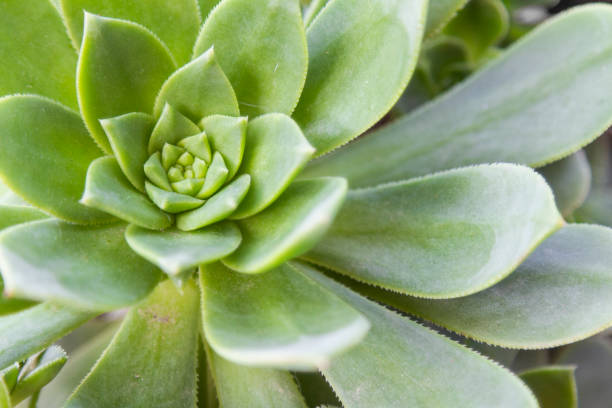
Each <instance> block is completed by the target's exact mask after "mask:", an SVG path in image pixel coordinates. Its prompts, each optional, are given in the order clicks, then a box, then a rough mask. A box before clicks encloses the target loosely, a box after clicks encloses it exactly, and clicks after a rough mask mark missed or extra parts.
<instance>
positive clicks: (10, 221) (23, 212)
mask: <svg viewBox="0 0 612 408" xmlns="http://www.w3.org/2000/svg"><path fill="white" fill-rule="evenodd" d="M43 218H47V215H46V214H45V213H43V212H41V211H39V210H37V209H36V208H32V207H26V206H23V205H3V204H0V230H3V229H5V228H8V227H10V226H13V225H17V224H22V223H24V222H28V221H36V220H41V219H43Z"/></svg>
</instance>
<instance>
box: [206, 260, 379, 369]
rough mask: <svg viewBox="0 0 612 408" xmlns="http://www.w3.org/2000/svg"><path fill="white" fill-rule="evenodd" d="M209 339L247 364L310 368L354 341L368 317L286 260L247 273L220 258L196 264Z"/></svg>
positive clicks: (223, 352) (230, 357)
mask: <svg viewBox="0 0 612 408" xmlns="http://www.w3.org/2000/svg"><path fill="white" fill-rule="evenodd" d="M200 287H201V288H202V318H203V321H204V334H205V335H206V340H207V342H208V344H210V346H211V347H212V348H213V349H214V350H215V352H217V353H219V354H220V355H221V356H222V357H223V358H225V359H228V360H230V361H233V362H234V363H237V364H242V365H247V366H259V367H270V368H279V369H292V370H313V369H316V368H321V367H326V366H328V365H329V361H330V358H331V357H332V356H333V355H336V354H339V353H341V352H342V351H344V350H346V349H348V348H350V347H352V346H354V345H355V344H357V343H358V342H359V341H360V340H361V339H362V338H363V337H364V336H365V334H366V333H367V331H368V328H369V326H370V325H369V323H368V321H367V320H366V319H364V318H363V316H361V314H359V313H357V312H356V311H355V310H354V309H352V308H351V307H349V306H348V305H347V304H345V303H344V302H343V301H341V300H340V299H338V298H337V297H336V296H334V295H333V294H331V293H330V292H329V291H327V290H326V289H322V288H321V287H320V286H319V285H318V284H317V283H316V282H313V281H312V280H311V279H309V278H308V277H306V276H304V275H303V274H302V273H301V272H300V271H299V270H297V269H295V268H292V267H291V266H289V264H284V265H281V266H279V267H277V268H275V269H273V270H271V271H269V272H267V273H263V274H259V275H248V274H243V273H238V272H234V271H232V270H230V269H228V268H226V267H225V266H223V265H222V264H220V263H216V264H210V265H204V266H202V267H201V268H200Z"/></svg>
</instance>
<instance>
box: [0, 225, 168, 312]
mask: <svg viewBox="0 0 612 408" xmlns="http://www.w3.org/2000/svg"><path fill="white" fill-rule="evenodd" d="M124 230H125V225H122V224H113V225H110V226H101V227H89V226H79V225H73V224H68V223H65V222H63V221H59V220H43V221H36V222H31V223H28V224H22V225H20V226H16V227H13V228H11V229H8V230H5V231H4V232H3V233H2V234H0V270H2V275H3V276H4V283H5V285H6V291H7V292H8V293H9V294H11V295H16V296H19V297H25V298H29V299H35V300H56V301H61V302H62V303H68V304H71V305H74V306H76V307H80V308H85V309H92V310H112V309H117V308H119V307H122V306H126V305H130V304H132V303H136V302H137V301H139V300H140V299H142V298H144V297H145V296H146V295H147V294H148V293H149V292H150V291H151V290H153V288H154V287H155V285H156V284H157V282H158V281H159V278H160V274H159V271H158V270H157V268H155V267H154V266H153V265H152V264H150V263H149V262H147V261H145V260H144V259H142V258H141V257H139V256H138V255H137V254H136V253H134V252H133V251H132V250H131V248H130V247H129V246H128V244H127V243H126V242H125V240H124V239H123V234H124Z"/></svg>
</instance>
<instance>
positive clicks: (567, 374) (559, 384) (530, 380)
mask: <svg viewBox="0 0 612 408" xmlns="http://www.w3.org/2000/svg"><path fill="white" fill-rule="evenodd" d="M574 370H575V367H574V366H546V367H538V368H534V369H531V370H529V371H525V372H523V373H521V376H520V377H521V380H523V382H525V384H527V386H529V388H531V391H533V393H534V394H535V396H536V398H537V399H538V402H539V403H540V408H577V407H578V398H577V396H576V380H575V379H574ZM585 406H589V405H585Z"/></svg>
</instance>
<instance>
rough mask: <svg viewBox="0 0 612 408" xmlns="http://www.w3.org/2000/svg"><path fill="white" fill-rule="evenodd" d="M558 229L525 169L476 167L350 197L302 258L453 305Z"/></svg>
mask: <svg viewBox="0 0 612 408" xmlns="http://www.w3.org/2000/svg"><path fill="white" fill-rule="evenodd" d="M562 223H563V220H562V219H561V216H560V215H559V213H558V212H557V209H556V207H555V202H554V198H553V196H552V194H551V191H550V189H549V188H548V186H547V185H546V183H545V181H544V180H543V179H542V177H540V176H539V175H538V174H537V173H535V172H534V171H533V170H531V169H529V168H526V167H521V166H515V165H511V164H497V165H482V166H476V167H467V168H463V169H458V170H451V171H448V172H444V173H439V174H435V175H432V176H427V177H424V178H418V179H414V180H409V181H405V182H401V183H393V184H387V185H383V186H379V187H374V188H370V189H363V190H351V191H350V192H349V194H348V196H347V200H346V202H345V204H344V206H343V207H342V209H341V210H340V213H339V214H338V217H337V218H336V220H335V221H334V223H333V224H332V227H331V228H330V231H329V232H328V233H327V234H326V235H325V237H324V238H323V240H322V241H321V242H320V243H319V244H318V245H317V246H316V247H315V248H314V249H313V250H312V251H310V252H309V253H307V254H306V255H305V256H304V257H305V258H306V259H308V260H309V261H313V262H315V263H317V264H320V265H323V266H325V267H327V268H331V269H332V270H334V271H338V272H340V273H342V274H345V275H348V276H350V277H351V278H354V279H357V280H359V281H362V282H367V283H370V284H374V285H378V286H382V287H384V288H387V289H391V290H393V291H397V292H401V293H404V294H411V295H415V296H421V297H428V298H450V297H458V296H465V295H467V294H470V293H474V292H477V291H480V290H482V289H484V288H486V287H489V286H491V285H493V284H494V283H496V282H498V281H500V280H501V279H503V278H504V277H505V276H507V275H508V274H509V273H510V272H512V271H513V270H514V269H515V268H516V267H517V266H518V265H519V264H520V263H521V262H522V261H523V260H524V259H525V257H526V256H527V255H528V254H529V253H530V252H531V251H532V250H533V249H534V248H535V247H536V246H537V245H538V244H539V243H540V242H541V241H542V240H543V239H544V238H545V237H546V236H548V235H549V234H550V233H551V232H552V231H554V230H555V229H557V228H558V227H560V226H561V224H562Z"/></svg>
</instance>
